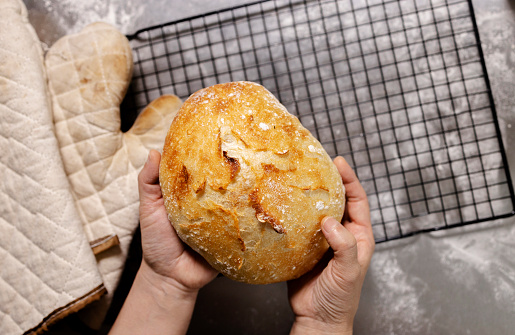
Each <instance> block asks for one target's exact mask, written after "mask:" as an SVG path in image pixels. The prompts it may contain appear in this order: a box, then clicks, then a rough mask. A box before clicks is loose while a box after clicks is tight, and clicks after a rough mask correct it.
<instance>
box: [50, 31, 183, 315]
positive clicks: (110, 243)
mask: <svg viewBox="0 0 515 335" xmlns="http://www.w3.org/2000/svg"><path fill="white" fill-rule="evenodd" d="M45 63H46V68H47V72H48V82H49V89H50V93H51V98H52V104H53V111H54V123H55V132H56V135H57V139H58V142H59V147H60V151H61V156H62V159H63V162H64V167H65V171H66V175H67V176H68V180H69V181H70V184H71V186H72V193H73V196H74V199H75V203H76V205H77V208H78V210H79V213H80V217H81V219H82V224H83V227H84V230H85V232H86V235H87V238H88V240H89V242H90V244H91V247H92V249H93V251H94V252H95V253H96V254H97V261H98V266H99V269H100V272H101V274H102V276H103V279H104V284H105V286H106V288H107V290H108V295H109V296H108V297H107V299H104V300H106V301H108V302H109V301H110V299H109V297H112V294H113V291H114V289H115V288H116V285H117V284H118V280H119V277H120V275H121V272H122V270H123V266H124V263H125V259H126V256H127V252H128V248H129V245H130V242H131V239H132V235H133V233H134V231H135V229H136V227H137V226H138V207H139V197H138V184H137V177H138V173H139V171H140V170H141V168H142V167H143V164H144V163H145V161H146V159H147V156H148V152H149V150H150V149H157V150H162V146H163V143H164V139H165V137H166V133H167V131H168V129H169V127H170V124H171V122H172V121H173V118H174V117H175V115H176V113H177V111H178V109H179V108H180V106H181V101H180V99H179V98H177V97H176V96H173V95H165V96H162V97H160V98H158V99H156V100H154V101H153V102H152V103H151V104H150V105H149V106H147V108H146V109H145V110H144V111H143V112H142V113H141V114H140V115H139V116H138V118H137V119H136V121H135V123H134V125H133V126H132V128H131V129H130V130H129V131H127V132H125V133H123V132H122V131H121V130H120V124H121V120H120V103H121V102H122V100H123V98H124V95H125V93H126V91H127V88H128V86H129V83H130V79H131V75H132V68H133V62H132V52H131V48H130V46H129V42H128V41H127V39H126V38H125V36H124V35H122V34H121V33H120V32H119V31H117V30H116V29H115V28H114V27H112V26H110V25H108V24H105V23H93V24H91V25H88V26H87V27H86V28H84V29H83V30H82V31H81V32H79V33H78V34H75V35H68V36H65V37H63V38H61V39H60V40H59V41H57V42H56V43H55V44H54V45H53V46H52V47H51V48H50V50H49V51H48V53H47V55H46V59H45ZM118 244H119V245H118ZM104 307H106V306H104ZM106 309H107V308H104V312H105V310H106ZM100 314H103V313H102V312H101V311H96V315H100ZM102 318H103V317H102ZM99 319H101V318H99Z"/></svg>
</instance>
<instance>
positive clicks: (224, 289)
mask: <svg viewBox="0 0 515 335" xmlns="http://www.w3.org/2000/svg"><path fill="white" fill-rule="evenodd" d="M25 2H26V4H27V7H28V8H29V13H30V20H31V22H32V24H33V25H34V26H35V27H36V30H37V31H38V33H39V36H40V39H41V40H42V41H43V42H44V43H46V44H47V45H51V44H52V43H53V42H55V41H56V40H57V39H58V38H59V37H61V36H62V35H64V34H66V33H71V32H76V31H78V30H80V29H81V28H82V27H84V26H85V25H86V24H88V23H90V22H94V21H98V20H101V21H105V22H108V23H111V24H113V25H115V26H117V27H118V28H119V29H120V30H121V31H122V32H123V33H126V34H130V33H132V32H134V31H136V30H137V29H139V28H143V27H146V26H150V25H154V24H157V23H163V22H167V21H172V20H177V19H180V18H185V17H190V16H192V15H197V14H202V13H204V12H208V11H212V10H216V9H221V8H227V7H230V6H232V5H236V4H240V3H242V1H234V0H231V1H219V0H216V1H215V0H210V1H207V0H204V1H203V0H193V1H173V0H169V1H162V0H147V1H137V0H129V1H121V0H111V1H101V0H91V1H80V0H62V1H59V0H55V1H54V0H25ZM473 4H474V8H475V14H476V19H477V23H478V26H479V32H480V37H481V41H482V47H483V51H484V54H485V58H486V64H487V69H488V74H489V77H490V82H491V86H492V90H493V96H494V100H495V104H496V108H497V113H498V118H499V124H500V128H501V132H502V135H503V142H504V146H505V150H506V153H507V156H508V161H509V165H510V167H511V169H510V170H511V175H512V176H514V175H515V152H514V148H515V132H514V130H513V128H515V111H514V110H515V0H473ZM136 267H137V265H136ZM133 268H135V267H134V266H133ZM514 315H515V217H511V218H508V219H504V220H498V221H490V222H485V223H480V224H474V225H471V226H466V227H463V228H455V229H451V230H446V231H440V232H435V233H429V234H422V235H417V236H415V237H411V238H405V239H401V240H398V241H392V242H386V243H381V244H379V245H378V246H377V248H376V253H375V255H374V258H373V260H372V264H371V267H370V270H369V273H368V275H367V278H366V280H365V285H364V288H363V293H362V298H361V303H360V308H359V311H358V314H357V316H356V320H355V333H356V334H513V332H514V329H515V318H514ZM292 321H293V315H292V313H291V311H290V309H289V305H288V301H287V296H286V285H285V284H284V283H283V284H274V285H268V286H249V285H244V284H240V283H235V282H231V281H229V280H227V279H224V278H218V279H217V280H215V281H214V282H213V283H212V284H210V285H209V286H207V287H206V288H204V289H203V290H202V291H201V294H200V296H199V300H198V303H197V308H196V310H195V314H194V317H193V321H192V326H191V328H190V333H191V334H205V333H210V334H264V333H267V334H270V335H272V334H287V333H288V331H289V327H290V325H291V322H292ZM75 322H77V318H71V319H68V320H65V321H63V322H62V324H60V325H57V327H55V328H54V332H55V333H59V332H61V333H63V334H64V333H68V334H69V333H74V332H75V333H89V332H87V331H86V330H85V328H84V327H82V326H80V327H79V326H77V325H76V324H75Z"/></svg>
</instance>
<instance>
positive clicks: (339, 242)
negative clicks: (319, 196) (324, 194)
mask: <svg viewBox="0 0 515 335" xmlns="http://www.w3.org/2000/svg"><path fill="white" fill-rule="evenodd" d="M322 232H323V233H324V236H325V238H326V240H327V242H328V243H329V245H330V246H331V248H332V249H333V252H334V258H333V261H334V264H333V266H334V270H335V271H336V274H337V275H338V276H339V277H340V276H341V277H344V278H345V279H347V280H350V281H352V280H353V279H354V278H352V277H354V276H353V275H358V276H359V272H360V269H359V263H358V247H357V242H356V238H355V237H354V235H352V233H351V232H350V231H348V230H347V229H346V228H345V227H344V226H343V225H342V224H341V223H340V222H338V221H336V220H335V219H334V218H332V217H329V216H328V217H325V218H324V219H323V220H322ZM354 270H357V271H354Z"/></svg>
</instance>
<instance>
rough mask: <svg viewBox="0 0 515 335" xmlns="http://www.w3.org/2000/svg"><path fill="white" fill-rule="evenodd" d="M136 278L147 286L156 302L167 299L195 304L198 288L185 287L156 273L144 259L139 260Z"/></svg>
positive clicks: (164, 301)
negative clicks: (139, 264)
mask: <svg viewBox="0 0 515 335" xmlns="http://www.w3.org/2000/svg"><path fill="white" fill-rule="evenodd" d="M136 280H137V281H140V282H141V283H140V284H141V285H144V286H145V287H146V288H147V290H148V291H149V293H150V294H151V295H152V296H153V297H154V298H155V299H156V300H157V301H156V302H158V303H159V302H161V300H163V301H162V302H163V303H166V302H167V301H170V302H172V301H175V302H177V301H181V302H183V303H192V304H195V300H196V299H197V294H198V289H192V288H189V287H186V286H184V285H182V284H181V283H180V282H178V281H177V280H175V279H173V278H169V277H166V276H163V275H161V274H159V273H156V272H155V271H154V270H152V268H151V267H150V266H149V265H148V264H147V263H146V262H145V260H143V261H142V262H141V266H140V268H139V270H138V273H137V275H136ZM163 307H165V306H163Z"/></svg>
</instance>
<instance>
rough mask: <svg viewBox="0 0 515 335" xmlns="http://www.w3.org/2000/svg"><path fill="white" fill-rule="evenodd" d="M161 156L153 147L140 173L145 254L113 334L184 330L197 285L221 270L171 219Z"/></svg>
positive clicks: (142, 236)
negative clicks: (191, 244) (189, 244)
mask: <svg viewBox="0 0 515 335" xmlns="http://www.w3.org/2000/svg"><path fill="white" fill-rule="evenodd" d="M160 160H161V155H160V154H159V152H157V151H155V150H151V151H150V153H149V155H148V160H147V162H146V163H145V166H144V167H143V169H142V170H141V172H140V174H139V176H138V187H139V196H140V208H139V212H140V213H139V214H140V227H141V246H142V248H143V260H142V261H141V266H140V268H139V270H138V273H137V274H136V278H135V279H134V282H133V283H132V287H131V291H130V292H129V295H128V296H127V299H126V300H125V302H124V304H123V307H122V309H121V311H120V313H119V314H118V317H117V318H116V321H115V323H114V325H113V327H112V328H111V330H110V332H109V333H110V334H174V335H175V334H186V331H187V330H188V325H189V321H190V319H191V315H192V313H193V308H194V306H195V300H196V299H197V293H198V290H199V289H200V288H201V287H202V286H204V285H206V284H207V283H209V282H210V281H211V280H213V279H214V278H215V277H216V274H217V273H216V271H215V270H214V269H213V268H211V267H210V266H209V265H208V264H207V262H206V261H205V260H204V259H203V258H202V257H201V256H200V255H198V254H197V253H196V252H194V251H193V250H191V249H189V248H188V247H186V246H185V245H184V244H183V243H182V242H181V240H180V239H179V237H178V236H177V234H176V233H175V230H174V229H173V227H172V225H171V224H170V221H169V220H168V215H167V213H166V209H165V206H164V200H163V195H162V194H161V187H160V186H159V162H160Z"/></svg>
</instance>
